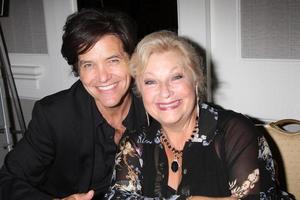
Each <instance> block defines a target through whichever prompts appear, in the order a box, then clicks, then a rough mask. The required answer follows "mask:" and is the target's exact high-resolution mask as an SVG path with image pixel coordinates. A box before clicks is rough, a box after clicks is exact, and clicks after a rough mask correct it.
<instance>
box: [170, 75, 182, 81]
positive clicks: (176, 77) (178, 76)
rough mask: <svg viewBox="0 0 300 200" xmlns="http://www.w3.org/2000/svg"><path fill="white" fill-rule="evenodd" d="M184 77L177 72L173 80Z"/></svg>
mask: <svg viewBox="0 0 300 200" xmlns="http://www.w3.org/2000/svg"><path fill="white" fill-rule="evenodd" d="M182 78H183V75H181V74H177V75H175V76H173V78H172V80H178V79H182Z"/></svg>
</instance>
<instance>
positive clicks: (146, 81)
mask: <svg viewBox="0 0 300 200" xmlns="http://www.w3.org/2000/svg"><path fill="white" fill-rule="evenodd" d="M154 83H155V81H154V80H145V81H144V84H145V85H153V84H154Z"/></svg>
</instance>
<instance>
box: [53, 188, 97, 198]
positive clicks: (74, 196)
mask: <svg viewBox="0 0 300 200" xmlns="http://www.w3.org/2000/svg"><path fill="white" fill-rule="evenodd" d="M93 196H94V190H90V191H88V192H87V193H80V194H72V195H70V196H67V197H65V198H63V199H54V200H91V199H92V198H93Z"/></svg>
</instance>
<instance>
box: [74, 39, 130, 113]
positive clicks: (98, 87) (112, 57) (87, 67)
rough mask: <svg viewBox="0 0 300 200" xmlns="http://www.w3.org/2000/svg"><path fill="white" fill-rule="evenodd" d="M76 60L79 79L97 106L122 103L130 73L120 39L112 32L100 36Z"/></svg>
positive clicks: (109, 106) (104, 106)
mask: <svg viewBox="0 0 300 200" xmlns="http://www.w3.org/2000/svg"><path fill="white" fill-rule="evenodd" d="M78 60H79V61H78V68H79V77H80V80H81V82H82V83H83V85H84V87H85V89H86V90H87V91H88V93H89V94H90V95H92V96H93V97H94V99H95V101H96V104H97V106H98V108H100V109H109V108H114V107H116V106H118V105H120V104H122V101H123V99H124V97H125V96H126V95H128V88H129V86H130V81H131V76H130V74H129V67H128V61H129V56H128V55H127V53H126V52H125V51H124V50H123V45H122V42H121V40H120V39H119V38H117V37H116V36H113V35H107V36H104V37H102V38H101V39H100V40H99V41H98V42H97V43H96V44H95V45H94V46H93V47H92V48H91V49H90V50H89V51H88V52H86V53H84V54H82V55H79V59H78ZM99 106H100V107H99Z"/></svg>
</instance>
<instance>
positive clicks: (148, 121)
mask: <svg viewBox="0 0 300 200" xmlns="http://www.w3.org/2000/svg"><path fill="white" fill-rule="evenodd" d="M145 112H146V118H147V125H148V127H149V126H150V119H149V114H148V112H147V111H145Z"/></svg>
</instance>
